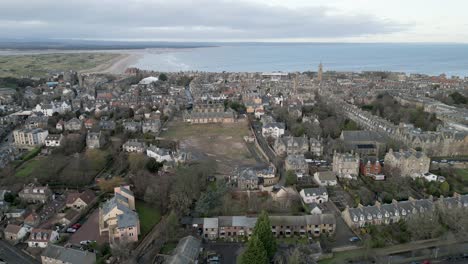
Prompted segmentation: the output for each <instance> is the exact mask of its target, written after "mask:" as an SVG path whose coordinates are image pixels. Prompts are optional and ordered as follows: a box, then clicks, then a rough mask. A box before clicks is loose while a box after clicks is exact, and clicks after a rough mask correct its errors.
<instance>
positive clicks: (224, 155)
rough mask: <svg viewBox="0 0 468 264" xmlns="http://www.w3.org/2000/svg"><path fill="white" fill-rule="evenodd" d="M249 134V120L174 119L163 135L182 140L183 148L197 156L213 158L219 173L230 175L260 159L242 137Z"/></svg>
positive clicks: (181, 146)
mask: <svg viewBox="0 0 468 264" xmlns="http://www.w3.org/2000/svg"><path fill="white" fill-rule="evenodd" d="M246 135H249V129H248V126H247V124H246V123H244V122H239V123H234V124H186V123H183V122H181V121H172V122H170V123H169V125H168V129H167V131H165V132H164V133H163V134H161V137H163V138H166V139H171V140H176V141H179V143H180V148H181V149H183V150H186V151H190V152H191V153H192V156H193V157H194V158H195V159H210V158H211V159H214V160H216V161H217V163H218V172H219V173H220V174H227V173H229V172H232V170H233V169H235V168H236V167H237V166H239V167H243V166H255V165H257V162H256V160H255V158H254V157H253V156H252V154H251V152H250V151H249V149H248V148H247V146H246V144H245V142H244V139H243V137H244V136H246Z"/></svg>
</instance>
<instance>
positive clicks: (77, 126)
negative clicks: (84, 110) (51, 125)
mask: <svg viewBox="0 0 468 264" xmlns="http://www.w3.org/2000/svg"><path fill="white" fill-rule="evenodd" d="M82 127H83V122H82V121H81V120H80V119H78V118H76V117H74V118H72V119H70V120H68V121H67V122H65V123H64V128H65V130H67V131H79V130H81V128H82Z"/></svg>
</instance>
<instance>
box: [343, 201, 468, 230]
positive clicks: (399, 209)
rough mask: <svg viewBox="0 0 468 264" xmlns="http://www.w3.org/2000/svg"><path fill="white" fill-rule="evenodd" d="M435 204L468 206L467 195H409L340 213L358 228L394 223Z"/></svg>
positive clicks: (431, 208) (346, 220)
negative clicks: (443, 196) (418, 196)
mask: <svg viewBox="0 0 468 264" xmlns="http://www.w3.org/2000/svg"><path fill="white" fill-rule="evenodd" d="M436 206H441V207H442V208H449V209H450V208H468V195H459V194H454V196H453V197H446V198H440V199H439V200H437V201H435V202H434V201H433V200H432V199H421V200H415V199H413V198H411V197H410V198H409V200H408V201H400V202H397V201H395V200H393V202H392V203H390V204H380V203H379V202H376V203H375V205H371V206H362V205H359V206H358V207H357V208H349V207H346V209H345V210H344V211H343V212H342V213H341V215H342V217H343V219H344V221H345V222H346V224H347V225H348V226H349V227H351V228H353V229H358V228H360V227H364V226H366V225H382V224H391V223H396V222H398V221H400V220H404V219H407V218H409V217H411V216H413V215H417V214H423V213H425V212H430V211H433V210H434V208H435V207H436Z"/></svg>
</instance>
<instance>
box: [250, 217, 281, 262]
mask: <svg viewBox="0 0 468 264" xmlns="http://www.w3.org/2000/svg"><path fill="white" fill-rule="evenodd" d="M252 236H257V237H258V239H259V240H260V241H261V243H262V244H263V247H264V248H265V250H266V253H267V256H268V258H269V259H272V258H273V256H274V255H275V253H276V239H275V237H274V235H273V233H272V232H271V223H270V218H269V217H268V214H267V212H266V211H262V213H261V214H260V216H259V217H258V219H257V223H256V224H255V227H254V231H253V234H252ZM258 263H261V262H258Z"/></svg>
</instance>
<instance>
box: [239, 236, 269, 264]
mask: <svg viewBox="0 0 468 264" xmlns="http://www.w3.org/2000/svg"><path fill="white" fill-rule="evenodd" d="M266 263H268V256H267V252H266V250H265V248H264V247H263V244H262V241H260V239H259V238H258V236H256V235H252V237H251V238H250V240H249V243H248V245H247V249H246V250H245V252H244V253H243V254H242V256H241V259H240V264H266Z"/></svg>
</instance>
